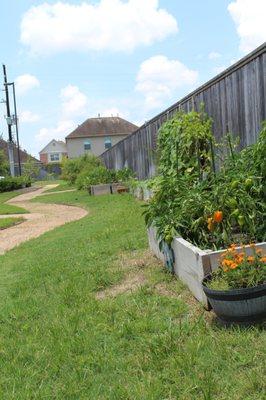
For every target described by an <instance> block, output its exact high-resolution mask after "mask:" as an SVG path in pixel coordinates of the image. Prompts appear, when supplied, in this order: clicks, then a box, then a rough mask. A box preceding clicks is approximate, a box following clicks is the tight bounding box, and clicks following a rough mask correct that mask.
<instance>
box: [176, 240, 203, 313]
mask: <svg viewBox="0 0 266 400" xmlns="http://www.w3.org/2000/svg"><path fill="white" fill-rule="evenodd" d="M172 248H173V251H174V255H175V265H174V269H175V274H176V275H177V276H178V277H179V279H180V280H181V281H182V282H183V283H185V284H186V285H187V286H188V288H189V289H190V291H191V293H192V294H193V296H194V297H196V299H197V300H199V301H200V302H201V303H202V304H203V305H204V306H205V307H206V308H209V305H208V301H207V297H206V296H205V294H204V292H203V290H202V285H201V282H202V280H203V278H204V275H205V272H206V264H205V263H204V262H206V259H208V255H207V254H206V252H205V251H202V250H200V249H199V248H198V247H195V246H193V244H191V243H189V242H187V241H186V240H185V239H183V238H174V240H173V242H172Z"/></svg>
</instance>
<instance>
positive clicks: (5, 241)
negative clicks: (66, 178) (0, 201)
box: [0, 185, 88, 254]
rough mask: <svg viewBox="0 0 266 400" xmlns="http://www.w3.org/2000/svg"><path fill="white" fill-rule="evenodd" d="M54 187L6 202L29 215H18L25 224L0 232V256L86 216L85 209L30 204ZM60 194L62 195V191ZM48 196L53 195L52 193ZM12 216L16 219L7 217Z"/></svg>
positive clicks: (4, 216)
mask: <svg viewBox="0 0 266 400" xmlns="http://www.w3.org/2000/svg"><path fill="white" fill-rule="evenodd" d="M56 186H57V185H47V186H45V187H43V188H41V189H38V190H36V191H34V192H28V193H24V194H21V195H19V196H17V197H13V198H12V199H10V200H8V201H7V203H8V204H12V205H16V206H20V207H23V208H25V209H26V210H28V211H29V212H30V214H20V215H21V216H22V217H23V218H25V220H26V221H25V222H22V223H21V224H20V225H16V226H13V227H11V228H8V229H5V230H3V231H0V254H4V253H5V252H6V251H8V250H11V249H12V248H14V247H16V246H17V245H19V244H20V243H22V242H25V241H27V240H30V239H33V238H37V237H38V236H40V235H42V234H43V233H45V232H48V231H50V230H52V229H54V228H56V227H57V226H61V225H64V224H66V223H67V222H71V221H76V220H79V219H81V218H83V217H85V216H86V215H87V214H88V212H87V211H86V210H85V209H83V208H80V207H74V206H65V205H59V204H42V203H31V202H30V200H31V199H33V198H35V197H37V196H40V195H42V194H44V192H45V191H46V190H48V189H52V188H54V187H56ZM60 193H63V191H61V192H60ZM49 194H54V192H51V193H49ZM12 216H16V217H17V216H18V214H16V215H8V217H12ZM6 217H7V215H2V216H1V218H6Z"/></svg>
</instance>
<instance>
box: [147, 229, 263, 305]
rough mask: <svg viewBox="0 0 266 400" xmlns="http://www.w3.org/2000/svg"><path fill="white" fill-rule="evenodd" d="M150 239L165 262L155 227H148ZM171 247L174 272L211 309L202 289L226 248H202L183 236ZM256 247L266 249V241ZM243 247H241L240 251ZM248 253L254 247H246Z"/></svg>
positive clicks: (153, 248)
mask: <svg viewBox="0 0 266 400" xmlns="http://www.w3.org/2000/svg"><path fill="white" fill-rule="evenodd" d="M148 239H149V245H150V249H151V251H152V252H153V253H154V254H155V255H156V257H158V258H159V259H160V260H162V261H163V262H165V260H166V255H165V254H164V253H163V252H162V251H160V249H159V241H158V239H157V236H156V230H155V229H154V228H149V229H148ZM171 247H172V249H173V253H174V273H175V275H177V276H178V277H179V278H180V280H181V281H182V282H184V283H185V284H186V285H187V286H188V288H189V289H190V291H191V293H192V294H193V296H194V297H195V298H196V299H197V300H199V301H200V302H201V303H202V304H203V305H204V306H205V308H207V309H210V305H209V303H208V300H207V297H206V295H205V293H204V291H203V289H202V281H203V279H204V278H205V277H206V276H207V275H209V274H211V273H212V271H214V270H216V269H217V268H218V265H219V259H220V256H221V254H222V253H223V252H224V250H219V251H212V250H201V249H199V248H198V247H196V246H194V245H193V244H191V243H189V242H188V241H186V240H185V239H183V238H181V237H180V238H178V237H176V238H174V240H173V242H172V244H171ZM256 248H260V249H262V250H264V251H266V242H263V243H257V244H256ZM240 250H241V248H239V251H240ZM246 251H247V253H248V254H250V255H251V254H252V249H251V248H249V247H248V246H247V247H246Z"/></svg>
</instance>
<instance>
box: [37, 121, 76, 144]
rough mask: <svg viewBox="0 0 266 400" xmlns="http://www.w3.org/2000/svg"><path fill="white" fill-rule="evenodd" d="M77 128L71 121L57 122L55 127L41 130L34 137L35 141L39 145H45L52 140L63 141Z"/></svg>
mask: <svg viewBox="0 0 266 400" xmlns="http://www.w3.org/2000/svg"><path fill="white" fill-rule="evenodd" d="M76 127H77V124H76V123H75V122H74V121H72V120H62V121H59V122H58V124H57V126H56V127H51V128H41V129H40V131H39V133H38V134H37V135H35V139H36V140H37V141H38V143H39V145H46V144H48V143H49V142H50V141H51V140H52V139H56V140H57V139H64V138H65V137H66V136H67V135H68V134H69V133H70V132H71V131H72V130H74V129H75V128H76Z"/></svg>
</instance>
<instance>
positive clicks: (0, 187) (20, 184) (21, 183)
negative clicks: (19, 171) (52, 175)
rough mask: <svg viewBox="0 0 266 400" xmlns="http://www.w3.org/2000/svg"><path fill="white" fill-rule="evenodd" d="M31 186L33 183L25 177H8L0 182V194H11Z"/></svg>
mask: <svg viewBox="0 0 266 400" xmlns="http://www.w3.org/2000/svg"><path fill="white" fill-rule="evenodd" d="M29 186H31V181H30V180H29V179H28V178H26V177H23V176H20V177H8V178H5V179H1V180H0V192H10V191H12V190H17V189H21V188H24V187H29Z"/></svg>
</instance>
